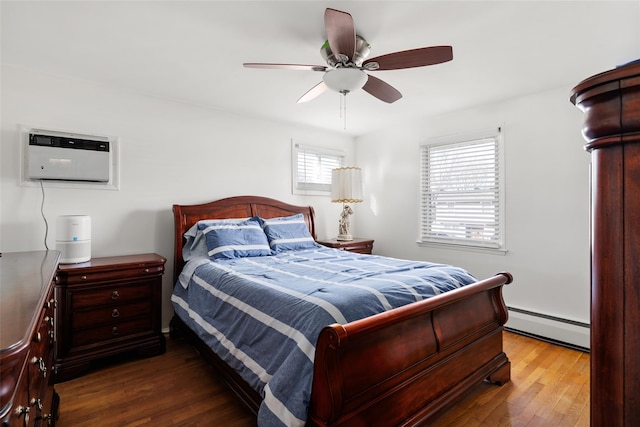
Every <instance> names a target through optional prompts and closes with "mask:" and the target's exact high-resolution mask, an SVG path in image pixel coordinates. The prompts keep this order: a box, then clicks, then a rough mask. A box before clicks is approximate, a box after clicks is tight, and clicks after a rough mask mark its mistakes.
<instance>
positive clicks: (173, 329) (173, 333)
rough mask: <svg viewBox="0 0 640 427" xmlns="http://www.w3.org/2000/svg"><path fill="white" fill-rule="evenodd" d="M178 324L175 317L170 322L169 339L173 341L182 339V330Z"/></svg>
mask: <svg viewBox="0 0 640 427" xmlns="http://www.w3.org/2000/svg"><path fill="white" fill-rule="evenodd" d="M178 322H179V321H178V319H177V317H176V316H175V315H174V316H173V317H172V318H171V320H170V321H169V337H170V338H171V339H176V338H180V337H182V330H181V329H180V325H179V324H178Z"/></svg>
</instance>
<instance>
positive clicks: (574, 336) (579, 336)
mask: <svg viewBox="0 0 640 427" xmlns="http://www.w3.org/2000/svg"><path fill="white" fill-rule="evenodd" d="M507 309H508V310H509V321H508V322H507V324H506V325H505V329H506V330H508V331H512V332H515V333H519V334H522V335H527V336H531V337H533V338H536V339H540V340H543V341H547V342H551V343H554V344H558V345H562V346H565V347H570V348H574V349H576V350H580V351H587V352H588V351H589V348H590V336H591V326H590V325H589V324H588V323H584V322H578V321H575V320H569V319H563V318H561V317H556V316H550V315H548V314H542V313H536V312H534V311H529V310H524V309H521V308H516V307H507Z"/></svg>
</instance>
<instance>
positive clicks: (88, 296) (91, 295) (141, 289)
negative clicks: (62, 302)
mask: <svg viewBox="0 0 640 427" xmlns="http://www.w3.org/2000/svg"><path fill="white" fill-rule="evenodd" d="M152 292H153V290H152V287H151V285H150V284H149V283H146V282H143V283H140V284H135V285H131V284H126V285H123V286H108V287H104V288H99V289H92V290H87V291H76V292H72V293H71V307H72V310H73V311H76V310H80V309H83V308H90V307H97V306H101V305H113V304H123V303H127V302H130V301H135V300H140V299H147V300H148V299H150V298H151V294H152Z"/></svg>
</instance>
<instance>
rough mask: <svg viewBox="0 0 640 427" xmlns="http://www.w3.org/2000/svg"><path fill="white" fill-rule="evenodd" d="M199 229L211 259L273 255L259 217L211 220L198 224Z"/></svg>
mask: <svg viewBox="0 0 640 427" xmlns="http://www.w3.org/2000/svg"><path fill="white" fill-rule="evenodd" d="M198 229H199V230H201V231H202V233H203V234H204V237H205V241H206V242H207V251H208V252H207V254H208V255H209V258H211V259H225V258H242V257H251V256H267V255H271V249H269V241H268V240H267V236H266V235H265V234H264V231H262V227H261V225H260V222H259V220H258V217H253V218H249V219H247V220H246V221H242V222H240V223H229V222H219V223H218V222H215V221H211V222H208V223H202V224H198Z"/></svg>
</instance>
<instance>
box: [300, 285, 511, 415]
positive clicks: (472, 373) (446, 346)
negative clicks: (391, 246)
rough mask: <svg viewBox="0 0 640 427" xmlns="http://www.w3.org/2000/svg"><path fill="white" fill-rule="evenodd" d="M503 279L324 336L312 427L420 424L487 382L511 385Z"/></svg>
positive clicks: (316, 365) (319, 345)
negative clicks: (504, 341) (504, 338)
mask: <svg viewBox="0 0 640 427" xmlns="http://www.w3.org/2000/svg"><path fill="white" fill-rule="evenodd" d="M511 280H512V277H511V275H510V274H508V273H501V274H498V275H496V276H494V277H492V278H489V279H486V280H483V281H481V282H478V283H476V284H473V285H469V286H466V287H464V288H461V289H458V290H455V291H451V292H447V293H445V294H442V295H439V296H437V297H434V298H430V299H428V300H425V301H422V302H419V303H414V304H410V305H408V306H405V307H401V308H399V309H396V310H392V311H389V312H386V313H382V314H379V315H376V316H372V317H369V318H366V319H362V320H359V321H356V322H352V323H349V324H346V325H338V324H334V325H331V326H327V327H326V328H324V329H323V330H322V332H321V333H320V337H319V339H318V343H317V347H316V358H315V362H314V381H313V391H312V398H311V408H310V413H309V420H308V424H309V425H317V426H327V425H331V426H339V425H349V426H359V425H361V426H375V425H394V426H395V425H420V424H424V423H426V422H428V421H430V420H432V419H433V418H435V417H437V416H438V415H439V414H440V413H441V412H442V411H444V410H445V409H447V408H448V407H449V406H451V405H452V404H453V403H455V402H456V401H457V400H458V399H459V398H460V397H461V396H462V395H463V394H465V393H466V392H468V391H469V389H470V388H471V387H473V386H476V385H477V384H479V383H480V382H482V381H484V380H485V379H489V380H490V381H492V382H495V383H497V384H504V383H505V382H507V381H509V378H510V363H509V359H508V358H507V356H506V355H505V354H504V352H503V349H502V330H503V325H504V324H505V323H506V321H507V310H506V306H505V305H504V301H503V299H502V285H503V284H506V283H510V282H511Z"/></svg>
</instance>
